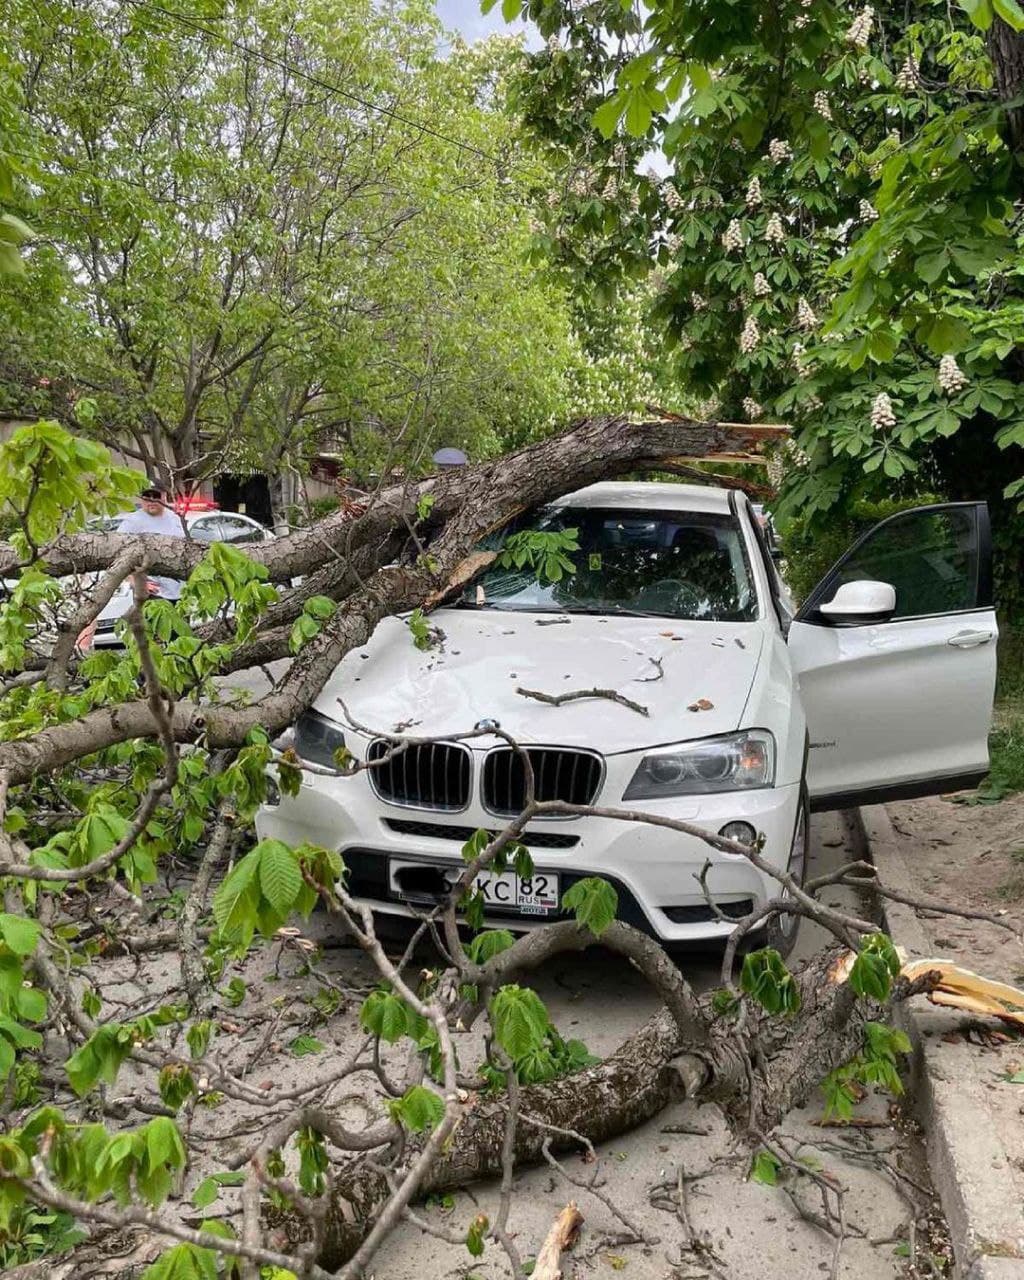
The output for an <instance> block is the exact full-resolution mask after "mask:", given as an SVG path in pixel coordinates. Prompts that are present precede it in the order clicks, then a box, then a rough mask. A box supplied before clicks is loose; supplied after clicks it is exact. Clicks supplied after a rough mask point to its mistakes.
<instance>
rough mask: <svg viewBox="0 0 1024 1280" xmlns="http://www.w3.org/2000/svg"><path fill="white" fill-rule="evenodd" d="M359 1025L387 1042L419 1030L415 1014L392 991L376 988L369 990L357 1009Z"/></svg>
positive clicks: (413, 1033) (393, 1041)
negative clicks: (360, 1006)
mask: <svg viewBox="0 0 1024 1280" xmlns="http://www.w3.org/2000/svg"><path fill="white" fill-rule="evenodd" d="M359 1025H360V1026H361V1027H362V1028H363V1030H364V1031H368V1032H369V1033H370V1034H371V1035H374V1036H379V1037H380V1039H381V1040H383V1041H385V1042H386V1043H387V1044H394V1043H395V1041H396V1040H400V1039H401V1038H402V1036H405V1035H415V1034H417V1033H418V1030H419V1023H418V1020H417V1017H416V1014H415V1013H414V1012H413V1010H412V1009H410V1008H409V1006H408V1005H407V1004H406V1003H405V1001H404V1000H401V999H400V998H399V997H398V996H396V995H394V994H393V992H391V991H388V990H385V989H384V988H378V989H377V990H376V991H371V992H370V994H369V995H368V996H367V997H366V999H365V1000H364V1001H363V1004H362V1008H361V1009H360V1010H359Z"/></svg>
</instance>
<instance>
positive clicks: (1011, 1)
mask: <svg viewBox="0 0 1024 1280" xmlns="http://www.w3.org/2000/svg"><path fill="white" fill-rule="evenodd" d="M992 8H993V9H994V10H995V11H996V13H997V14H998V15H999V17H1000V18H1002V20H1003V21H1004V22H1005V23H1006V25H1007V26H1008V27H1012V28H1013V30H1014V31H1024V9H1022V8H1021V7H1020V5H1019V4H1018V3H1017V0H992ZM30 234H31V233H30Z"/></svg>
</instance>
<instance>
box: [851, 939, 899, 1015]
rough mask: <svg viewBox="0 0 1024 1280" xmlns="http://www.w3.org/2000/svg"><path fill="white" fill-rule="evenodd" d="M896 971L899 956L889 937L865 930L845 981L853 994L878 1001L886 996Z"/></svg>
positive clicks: (886, 997)
mask: <svg viewBox="0 0 1024 1280" xmlns="http://www.w3.org/2000/svg"><path fill="white" fill-rule="evenodd" d="M899 971H900V961H899V956H898V955H897V954H896V948H895V947H894V946H893V943H892V939H891V938H889V937H888V936H887V935H886V934H884V933H869V934H866V935H865V936H864V937H863V938H862V939H861V949H860V951H859V952H858V953H857V958H856V960H854V962H853V965H852V966H851V968H850V977H849V983H850V986H851V987H852V989H853V990H854V991H855V992H856V993H857V995H859V996H864V997H865V998H866V999H869V1000H877V1001H879V1002H881V1001H884V1000H887V999H888V998H889V992H890V991H891V990H892V980H893V978H895V977H896V976H897V974H898V973H899Z"/></svg>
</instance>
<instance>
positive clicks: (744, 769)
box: [257, 483, 997, 948]
mask: <svg viewBox="0 0 1024 1280" xmlns="http://www.w3.org/2000/svg"><path fill="white" fill-rule="evenodd" d="M532 527H534V528H538V529H547V530H549V531H554V530H575V531H576V540H577V541H578V543H579V550H578V551H577V552H573V553H570V558H571V559H572V560H573V571H572V572H571V573H567V574H565V575H564V576H563V577H562V578H561V579H560V580H559V581H557V582H547V583H544V582H542V581H539V580H538V578H537V576H536V575H535V573H534V572H533V571H532V570H531V569H529V568H526V569H523V570H515V569H509V568H499V567H497V566H496V565H492V567H491V568H490V569H488V570H487V571H486V572H485V573H484V574H483V575H482V577H480V578H479V579H477V580H476V582H474V583H473V584H471V585H470V587H469V588H468V589H467V590H466V592H465V594H464V596H463V597H462V599H460V600H458V601H456V602H455V603H454V604H452V605H450V606H448V607H446V608H443V609H440V610H438V611H437V612H435V613H434V614H433V615H432V616H431V619H430V621H431V622H432V623H433V624H434V625H435V626H436V627H437V628H438V636H437V642H436V643H435V644H434V646H432V647H431V648H428V649H425V650H421V649H419V648H417V647H416V646H415V645H414V644H413V639H412V636H411V635H410V630H409V627H408V625H407V621H406V620H404V619H402V618H397V617H392V618H388V619H386V620H384V621H383V622H382V623H381V624H380V625H379V626H378V628H377V630H376V631H375V633H374V635H373V636H372V638H371V640H370V642H369V644H368V645H367V646H366V647H365V649H362V650H358V651H354V652H352V653H349V654H348V655H347V656H346V657H345V659H344V660H343V661H342V662H341V664H340V665H339V666H338V668H337V670H336V671H335V673H334V675H333V676H332V678H331V679H330V680H329V681H328V683H327V685H326V686H325V687H324V689H323V691H322V692H321V694H320V695H319V697H318V698H317V700H316V702H315V704H314V706H313V707H312V708H311V709H310V710H309V711H308V712H307V713H306V714H305V715H303V716H302V717H301V718H300V719H299V721H298V723H297V724H296V726H295V730H294V738H293V745H294V746H295V748H296V750H297V752H298V754H299V756H300V757H301V758H304V759H305V760H307V761H309V762H311V763H312V764H315V765H320V766H324V765H327V766H331V765H332V763H333V753H334V751H335V750H336V749H337V748H338V747H340V746H342V745H344V746H345V747H346V748H347V749H348V750H349V751H350V752H351V753H352V754H353V755H354V756H355V757H356V758H357V759H358V760H360V761H368V762H372V761H373V760H374V759H379V758H380V757H381V756H383V755H385V754H386V753H387V751H388V747H389V736H394V735H397V736H401V734H402V733H406V734H409V735H410V736H412V735H414V736H416V737H417V738H427V737H429V738H434V739H437V741H435V742H433V743H431V744H430V745H420V746H413V747H410V748H409V749H408V750H406V751H403V752H401V753H399V754H397V755H395V756H394V757H393V758H392V759H391V760H390V761H389V762H387V763H385V764H383V765H382V766H380V767H378V768H371V769H368V770H366V771H362V772H359V773H357V774H355V775H353V776H350V777H331V776H325V775H324V774H323V773H313V772H310V771H305V772H304V774H303V782H302V787H301V793H300V794H299V795H298V796H297V797H295V798H288V797H283V796H277V795H275V798H274V802H273V803H269V804H268V805H267V806H265V807H264V808H263V809H262V810H261V812H260V814H259V815H258V819H257V829H258V832H259V835H260V836H261V838H264V837H268V836H273V837H277V838H279V839H282V840H285V841H287V842H290V843H299V842H302V841H311V842H313V843H316V844H320V845H325V846H329V847H332V848H335V849H338V850H339V851H340V852H341V854H342V855H343V857H344V860H345V865H346V867H347V869H348V881H347V883H348V886H349V889H350V891H351V892H352V893H353V894H354V895H356V896H357V897H360V898H362V899H364V900H366V901H367V902H369V903H370V905H371V906H372V907H373V908H374V910H376V911H378V912H382V913H393V914H398V915H411V914H415V913H417V912H420V911H421V910H422V909H423V907H424V906H429V905H431V904H432V903H435V902H437V901H438V900H439V899H440V898H441V897H443V896H444V895H445V894H446V893H447V890H448V888H449V886H450V884H451V883H452V882H453V880H454V879H455V877H456V876H457V875H458V874H459V873H460V871H461V868H462V866H463V865H464V864H463V863H462V861H461V857H460V850H461V847H462V845H463V844H464V843H465V841H466V840H467V839H469V837H470V836H471V835H472V834H473V832H474V831H475V830H477V829H480V828H483V829H488V830H492V831H493V830H497V829H500V828H501V826H502V825H503V824H504V823H505V822H506V821H507V820H508V819H509V818H510V817H512V816H513V815H515V814H516V813H518V812H519V811H520V809H521V808H522V805H523V800H524V776H523V768H522V765H521V763H520V761H519V758H518V757H517V755H516V753H515V752H514V751H513V750H511V749H510V748H509V746H508V745H507V743H506V742H505V741H503V740H501V739H499V738H494V737H489V736H484V737H477V738H473V739H471V740H469V741H455V740H454V735H457V734H460V733H465V732H466V731H467V730H471V729H473V728H474V727H478V728H482V729H487V728H489V727H492V726H491V725H490V724H489V723H488V722H494V725H495V726H498V727H500V728H501V729H502V730H503V731H504V732H505V733H507V734H509V735H511V736H512V738H513V739H515V740H516V741H517V742H518V743H519V744H520V745H521V746H523V747H526V748H527V749H528V750H529V755H530V760H531V762H532V766H533V771H534V774H535V786H536V795H537V798H538V799H540V800H564V801H569V802H571V803H575V804H600V805H601V806H611V807H622V808H629V809H633V810H646V811H648V812H651V813H656V814H664V815H670V816H672V817H674V818H678V819H683V820H686V821H687V822H690V823H694V824H696V825H699V826H701V827H703V828H706V829H707V830H708V831H711V832H721V833H722V834H725V835H728V836H731V837H733V838H735V839H739V840H746V841H751V840H753V839H755V837H756V836H757V835H762V836H763V838H764V846H763V851H764V854H765V855H766V856H767V858H769V859H770V860H771V861H772V862H773V863H774V864H775V865H777V866H779V867H786V866H788V867H789V868H790V870H791V871H792V872H793V873H794V874H797V875H801V874H802V872H803V864H804V858H805V844H806V834H807V812H808V809H809V808H816V809H832V808H840V807H845V806H848V805H851V804H858V803H863V802H865V801H868V800H880V799H885V798H901V797H909V796H912V795H923V794H928V793H932V792H939V791H947V790H952V789H955V788H958V787H963V786H967V785H973V784H974V783H975V782H977V781H978V780H979V779H980V778H981V777H982V776H983V775H984V774H985V772H986V770H987V765H988V747H987V737H988V729H989V721H990V717H991V709H992V698H993V692H994V685H995V669H996V663H995V649H996V635H997V631H996V619H995V614H994V611H993V607H992V594H991V546H990V539H989V525H988V513H987V509H986V507H985V505H984V504H983V503H951V504H946V505H941V506H929V507H919V508H916V509H914V510H911V511H905V512H902V513H900V514H898V515H895V516H893V517H891V518H889V519H888V520H885V521H883V522H882V523H881V524H879V525H876V526H875V527H874V528H873V529H872V530H870V531H869V532H868V533H867V534H866V535H865V536H864V537H863V538H861V539H860V540H859V541H858V542H857V543H856V544H855V545H854V546H853V547H852V548H851V549H850V550H849V551H848V552H847V553H846V554H845V556H844V557H843V558H842V559H841V560H840V561H839V562H838V563H837V564H836V565H835V566H834V567H833V568H832V569H831V570H830V571H829V573H828V574H827V575H826V576H825V578H824V580H823V581H822V582H821V583H820V584H819V585H818V587H817V588H816V589H815V590H814V591H813V592H812V593H811V594H810V596H809V597H808V599H807V600H806V601H805V602H804V604H803V606H802V608H801V609H800V610H799V611H798V612H796V613H795V614H794V611H793V609H792V606H791V601H790V598H789V595H788V592H787V591H786V589H785V587H784V585H783V583H782V582H781V580H780V578H779V576H778V574H777V572H776V569H775V565H774V563H773V561H772V558H771V556H770V554H769V552H768V548H767V547H766V545H765V542H764V538H763V535H762V532H761V529H760V526H759V524H758V522H757V520H756V518H755V515H754V513H753V511H752V509H751V506H750V503H749V502H748V500H747V499H746V498H745V497H744V496H743V495H742V494H739V493H737V492H735V491H730V490H725V489H715V488H703V487H699V486H691V485H681V484H680V485H677V484H658V483H604V484H597V485H593V486H591V487H590V488H587V489H584V490H582V491H580V492H578V493H575V494H571V495H570V496H568V497H566V498H564V499H562V500H560V501H559V502H557V503H555V504H553V505H551V506H549V507H547V508H545V509H544V510H543V511H541V512H539V513H535V515H534V516H533V517H532ZM586 690H612V691H614V692H615V693H616V694H618V695H620V696H621V698H622V701H614V700H611V699H609V698H608V697H592V698H579V699H574V700H568V701H563V702H561V703H560V704H558V705H555V704H553V703H552V702H547V701H541V700H538V699H537V698H535V697H531V696H528V693H526V692H523V691H528V692H530V693H538V692H539V693H541V694H543V695H547V696H549V697H557V695H559V694H562V693H568V692H582V691H586ZM630 704H633V705H630ZM446 739H447V740H446ZM525 843H526V845H527V846H528V847H529V849H530V852H531V854H532V858H533V862H534V864H535V874H534V875H533V876H531V877H530V878H529V879H521V878H520V877H519V876H517V875H516V874H515V873H514V872H511V871H510V872H505V873H502V874H500V875H499V874H487V875H483V876H481V883H480V887H481V889H482V890H483V892H484V895H485V901H486V903H487V907H486V910H487V912H488V914H489V916H490V918H491V921H492V923H496V922H499V921H500V922H502V923H504V924H505V925H507V926H509V927H511V928H513V929H517V928H519V929H521V928H528V927H529V926H530V924H531V922H535V921H538V920H550V919H553V918H559V916H561V915H562V914H563V913H562V908H561V901H562V897H563V895H564V893H565V891H566V890H567V889H568V888H569V887H570V886H571V885H572V884H573V883H574V882H575V881H577V880H579V879H580V878H582V877H585V876H592V875H600V876H603V877H605V878H606V879H608V880H609V881H611V882H612V883H613V884H614V886H615V888H616V889H617V891H618V896H619V916H620V918H621V919H624V920H626V921H628V922H630V923H631V924H634V925H637V926H639V927H640V928H643V929H644V930H646V931H647V932H649V933H650V934H653V935H654V936H655V937H657V938H659V939H661V940H662V941H663V942H665V943H670V944H686V943H713V942H715V941H716V940H721V939H723V938H724V937H725V936H727V934H728V933H729V932H730V929H731V927H732V926H731V925H730V923H729V922H728V919H727V920H724V921H723V920H722V919H721V918H720V917H719V916H718V915H717V914H716V912H715V911H713V910H712V909H711V907H710V906H709V904H708V902H707V899H706V897H705V894H704V892H703V891H702V888H701V886H700V884H699V883H698V879H697V877H698V876H699V875H700V874H701V871H702V869H703V868H704V867H705V864H706V863H707V862H708V861H710V863H711V866H710V869H709V871H708V873H707V876H706V883H707V886H708V889H709V891H710V894H711V896H712V897H713V900H714V902H715V905H716V906H717V908H718V910H719V911H720V912H721V913H722V914H723V915H724V916H725V917H740V916H742V915H745V914H747V913H748V912H749V911H750V910H751V909H752V907H753V906H754V905H755V904H758V903H760V902H762V901H764V900H765V898H767V897H772V896H777V892H778V886H777V883H776V882H775V881H774V880H772V879H771V878H770V877H768V876H766V875H763V874H761V873H760V872H759V871H758V870H757V869H756V868H754V867H753V866H752V865H751V864H750V862H749V861H747V860H746V859H745V858H743V857H741V856H736V855H730V854H725V853H721V852H718V851H716V850H714V849H712V848H711V847H710V846H709V845H707V844H705V843H704V842H703V841H701V840H699V839H696V838H690V837H687V836H684V835H680V834H678V833H677V832H674V831H672V830H668V829H664V828H658V827H653V826H649V825H638V824H635V823H629V822H623V821H620V820H616V819H612V818H602V817H596V816H593V815H587V816H585V817H582V818H574V819H571V818H564V817H551V816H549V817H547V818H544V819H537V820H535V821H533V822H531V824H530V825H529V827H528V828H527V830H526V833H525ZM797 921H798V918H797V917H795V916H788V917H783V918H782V919H781V922H780V925H779V926H778V927H779V928H781V930H782V936H779V937H775V938H773V941H774V942H775V943H776V944H777V945H780V946H782V947H783V948H786V947H787V946H788V945H789V944H791V941H792V938H791V936H788V935H787V933H786V931H787V930H788V931H792V932H795V928H796V924H797Z"/></svg>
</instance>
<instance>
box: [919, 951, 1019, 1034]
mask: <svg viewBox="0 0 1024 1280" xmlns="http://www.w3.org/2000/svg"><path fill="white" fill-rule="evenodd" d="M900 973H901V974H902V976H903V977H904V978H906V979H908V981H913V979H914V978H918V977H920V976H921V975H922V974H924V973H939V974H941V975H942V977H941V979H940V980H939V983H938V985H937V986H935V987H934V988H933V989H932V990H931V991H930V992H929V993H928V999H929V1000H930V1001H931V1002H932V1004H939V1005H944V1006H946V1007H947V1008H950V1009H963V1010H964V1012H966V1013H977V1014H981V1015H982V1016H984V1017H990V1018H998V1019H999V1020H1000V1022H1005V1023H1008V1024H1009V1025H1010V1026H1012V1027H1016V1028H1017V1029H1018V1030H1022V1031H1024V991H1022V990H1021V988H1020V987H1011V986H1010V984H1009V983H1007V982H996V981H994V980H993V979H992V978H983V977H982V976H981V975H980V974H977V973H972V972H971V970H970V969H963V968H961V966H960V965H958V964H953V963H952V962H951V961H949V960H934V959H932V960H908V961H906V962H905V963H904V964H903V966H902V968H901V969H900Z"/></svg>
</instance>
